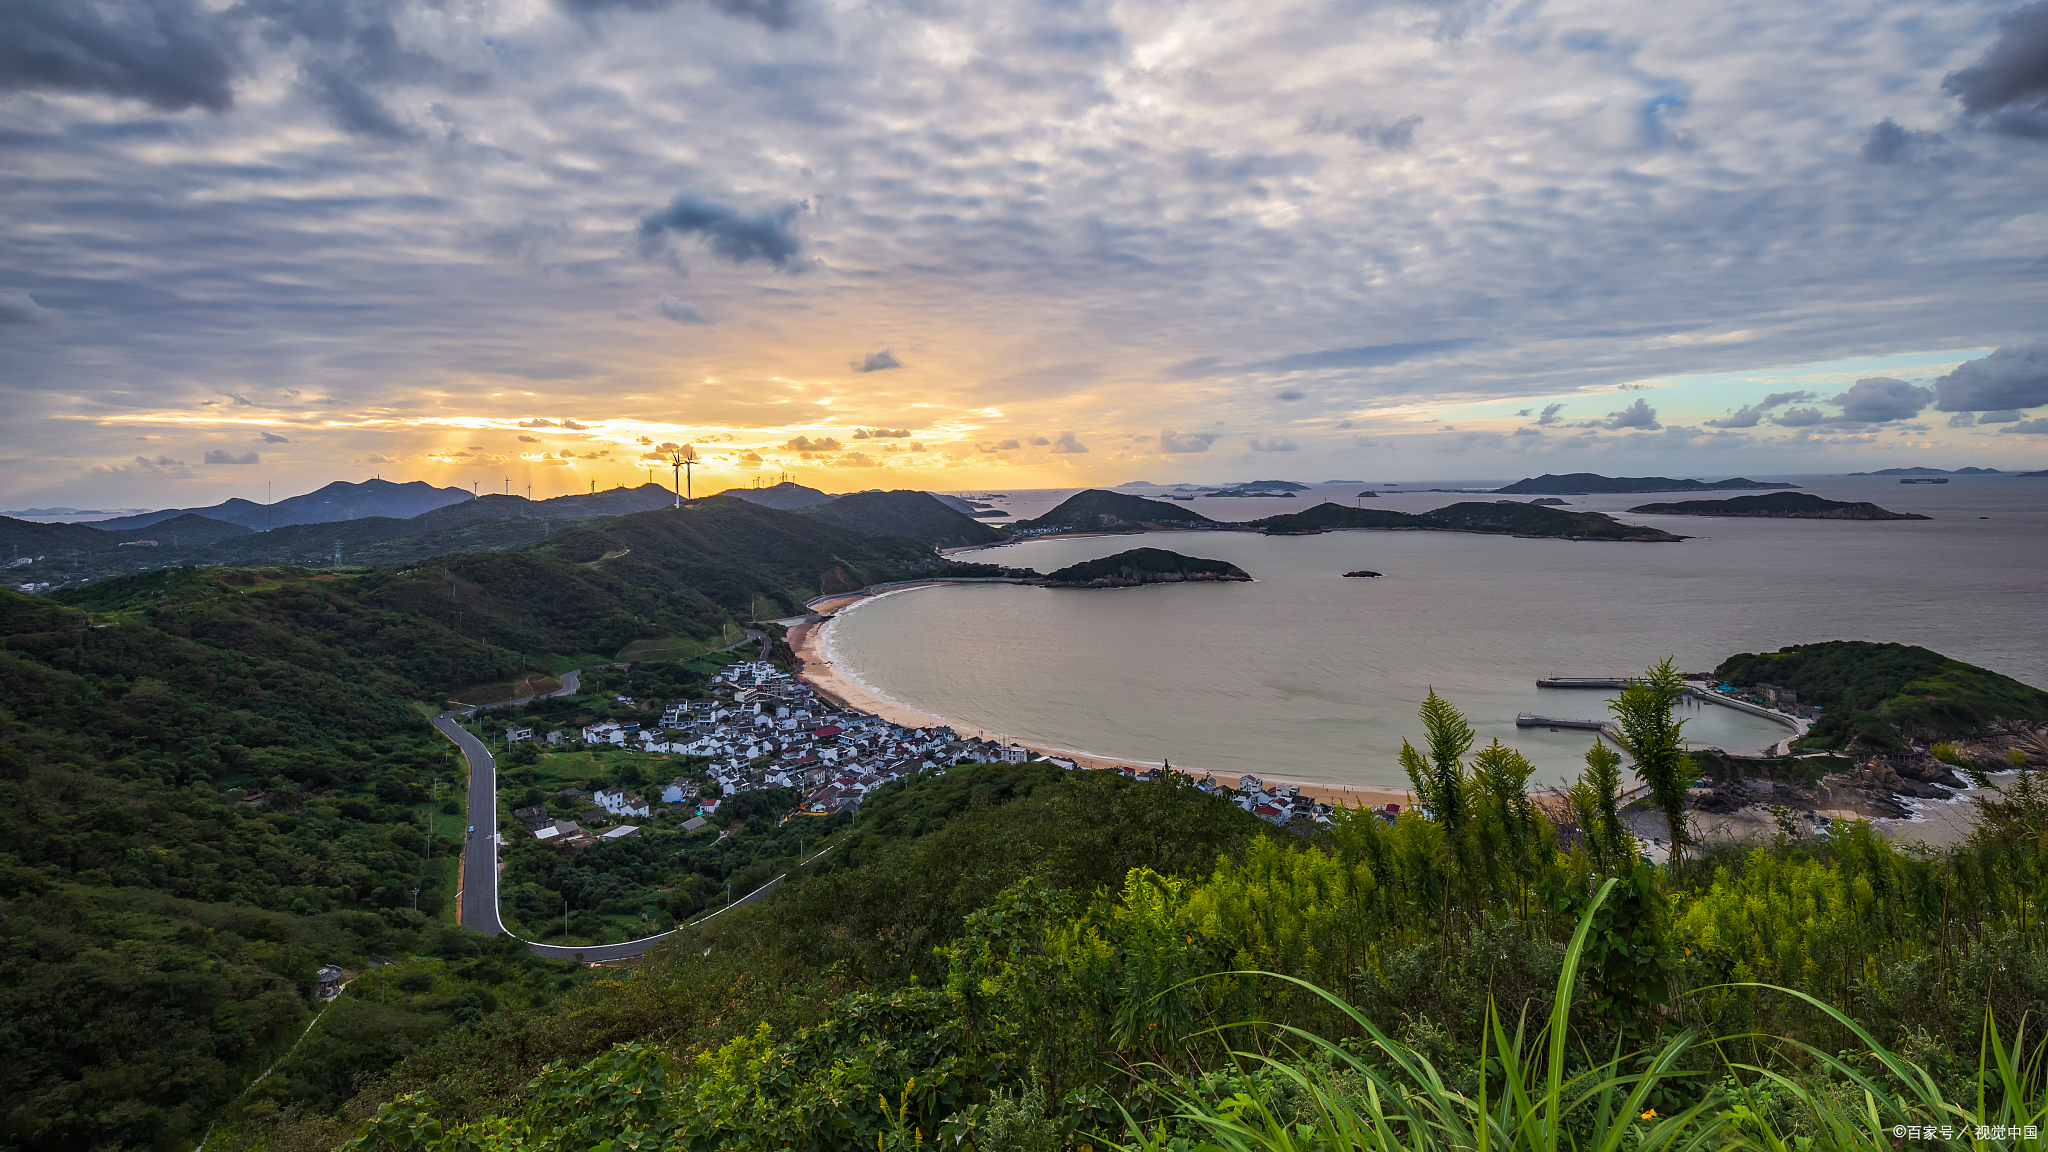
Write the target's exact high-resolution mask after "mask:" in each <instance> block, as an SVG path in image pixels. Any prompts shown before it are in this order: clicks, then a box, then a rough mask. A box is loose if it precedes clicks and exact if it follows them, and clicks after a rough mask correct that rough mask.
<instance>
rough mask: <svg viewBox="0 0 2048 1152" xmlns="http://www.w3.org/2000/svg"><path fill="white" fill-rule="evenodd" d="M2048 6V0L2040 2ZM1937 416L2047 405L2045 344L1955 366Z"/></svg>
mask: <svg viewBox="0 0 2048 1152" xmlns="http://www.w3.org/2000/svg"><path fill="white" fill-rule="evenodd" d="M2043 3H2048V0H2043ZM1934 398H1935V399H1934V407H1935V410H1936V411H1939V412H1983V411H1987V410H1988V411H1997V410H2003V409H2010V408H2039V407H2041V406H2042V405H2044V404H2048V340H2037V341H2035V342H2034V343H2032V344H2014V345H2009V346H2007V347H2003V348H2000V349H1998V350H1997V351H1995V352H1993V353H1991V355H1989V356H1984V357H1980V358H1978V359H1976V360H1970V361H1967V362H1965V363H1962V364H1958V365H1956V369H1955V371H1953V372H1950V373H1949V374H1948V375H1946V376H1943V377H1942V378H1940V379H1939V380H1936V381H1935V382H1934Z"/></svg>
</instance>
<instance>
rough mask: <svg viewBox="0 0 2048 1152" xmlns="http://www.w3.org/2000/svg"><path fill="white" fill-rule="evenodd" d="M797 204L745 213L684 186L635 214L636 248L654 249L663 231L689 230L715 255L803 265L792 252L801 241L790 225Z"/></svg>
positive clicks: (791, 267) (739, 261)
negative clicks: (658, 206) (655, 207)
mask: <svg viewBox="0 0 2048 1152" xmlns="http://www.w3.org/2000/svg"><path fill="white" fill-rule="evenodd" d="M799 207H800V206H799V205H797V204H784V205H782V206H781V207H779V208H771V209H767V210H764V211H761V212H756V213H754V214H752V215H745V214H742V213H740V212H738V211H735V210H734V209H732V208H729V207H727V206H725V205H723V204H718V203H715V202H713V201H710V200H706V199H704V198H703V197H701V196H696V195H693V194H691V193H688V192H685V193H683V194H681V195H679V196H677V197H676V198H675V199H674V200H671V201H669V204H668V207H666V208H663V209H662V210H661V211H659V212H652V213H649V214H648V215H646V216H643V217H641V219H640V250H641V253H642V254H643V255H648V256H651V255H654V254H655V253H656V252H657V251H659V249H660V245H661V241H662V238H663V237H664V236H666V235H667V234H669V233H674V234H676V235H678V236H694V237H697V238H699V239H701V240H703V241H704V242H705V244H707V245H709V246H710V248H711V251H712V252H713V253H715V254H716V255H718V256H721V257H723V258H725V259H727V260H730V261H732V262H733V263H734V264H757V263H758V264H766V265H769V266H770V267H773V268H778V269H781V270H782V271H784V272H793V271H796V270H797V269H799V268H800V267H801V266H802V265H801V264H800V263H799V262H798V260H797V256H798V254H799V253H801V252H802V251H803V242H802V241H801V240H799V239H798V238H797V234H796V232H795V230H794V228H793V225H794V224H795V222H796V214H797V211H798V209H799Z"/></svg>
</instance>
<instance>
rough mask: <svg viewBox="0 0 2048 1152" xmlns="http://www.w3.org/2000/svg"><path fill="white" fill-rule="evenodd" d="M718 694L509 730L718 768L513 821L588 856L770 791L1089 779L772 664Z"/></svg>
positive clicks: (1244, 782)
mask: <svg viewBox="0 0 2048 1152" xmlns="http://www.w3.org/2000/svg"><path fill="white" fill-rule="evenodd" d="M711 692H712V694H711V697H710V698H709V699H703V700H693V701H687V702H681V703H677V704H675V705H673V706H671V707H670V708H669V709H668V710H667V711H666V712H664V713H663V714H662V716H661V718H660V720H659V721H658V722H656V723H645V722H633V721H621V720H607V721H603V722H599V723H594V724H590V725H586V726H584V727H582V728H559V729H556V730H553V731H549V732H546V733H544V734H543V733H540V732H538V731H537V730H536V729H535V728H531V727H512V728H508V729H506V730H505V733H504V738H505V740H506V741H507V742H508V743H516V742H521V741H533V742H535V743H537V744H539V745H541V746H543V747H546V748H548V749H550V750H570V749H575V748H606V747H609V748H622V749H626V750H629V751H635V752H642V753H649V754H656V755H672V756H684V757H692V758H695V759H696V760H700V761H708V764H707V765H705V766H703V767H701V768H697V769H695V770H693V772H692V774H690V775H677V776H675V777H674V778H673V779H671V780H669V781H668V782H667V783H665V784H656V785H651V786H648V787H646V788H645V789H644V790H643V791H633V790H630V789H628V788H625V787H620V786H612V787H606V788H601V789H597V790H594V791H591V792H589V793H588V794H587V797H586V794H585V793H584V792H583V790H582V789H580V788H576V787H571V788H568V789H564V790H563V791H562V792H560V793H558V794H557V795H559V796H564V797H567V798H568V799H571V800H575V801H578V802H581V801H583V800H584V799H586V798H587V800H588V802H589V804H590V807H589V808H588V809H586V810H585V811H584V812H583V814H582V816H581V817H580V818H579V819H577V820H565V819H561V818H558V817H557V816H555V815H554V814H552V813H551V812H550V811H549V808H548V805H546V804H538V805H530V806H528V807H525V808H516V809H514V810H513V813H512V814H513V816H514V817H516V818H518V819H519V820H520V821H521V822H522V823H523V824H524V825H525V827H526V831H527V833H528V834H529V835H531V836H532V837H533V838H534V839H536V840H539V841H541V842H543V843H546V844H548V845H549V846H551V847H555V848H559V849H562V850H565V851H576V850H579V849H582V848H585V847H588V846H590V845H593V844H599V843H605V842H609V841H614V840H619V839H623V838H626V837H630V836H635V835H638V834H639V831H640V828H641V825H639V824H635V823H632V822H631V821H634V820H642V821H646V820H654V819H664V818H665V819H668V820H671V821H679V823H680V826H681V828H682V830H683V831H685V832H696V831H700V830H704V829H706V828H710V827H714V826H716V825H717V824H718V822H719V814H720V811H721V809H722V807H725V806H728V805H729V802H730V800H731V799H732V798H733V797H735V796H739V795H743V794H745V793H750V792H758V791H762V790H765V789H789V790H793V791H795V792H798V793H800V794H801V796H802V802H801V804H800V805H799V806H798V807H797V808H796V809H795V810H793V811H791V812H790V813H788V814H787V815H786V816H785V817H784V819H786V820H787V819H796V818H798V817H800V816H803V815H831V814H834V813H841V812H847V813H850V812H853V811H854V810H856V809H858V808H859V807H860V804H861V801H862V799H863V798H864V797H865V796H867V795H868V794H869V793H871V792H873V791H874V790H875V789H877V788H880V787H881V786H883V785H884V784H887V783H889V782H891V781H894V780H900V779H903V778H905V777H909V776H917V775H920V774H924V775H930V774H936V773H943V772H945V771H946V770H947V769H949V768H952V767H956V766H958V765H962V764H994V763H1003V764H1022V763H1027V762H1034V761H1036V762H1043V763H1047V764H1051V765H1053V766H1055V767H1058V768H1062V769H1067V770H1076V769H1077V765H1076V764H1075V762H1074V761H1072V760H1069V759H1064V758H1060V757H1050V756H1043V755H1040V754H1039V753H1036V752H1033V751H1031V750H1029V749H1027V748H1025V747H1024V746H1023V745H1021V744H1016V743H1003V742H999V741H993V740H984V739H981V738H977V737H964V738H963V737H961V736H960V735H959V734H958V733H956V732H955V731H954V730H953V729H951V728H947V727H934V728H911V727H905V726H902V725H898V724H893V723H890V722H888V721H885V720H882V719H881V718H879V717H876V716H872V715H869V714H867V713H863V712H858V711H853V710H850V709H846V708H842V707H839V706H836V705H834V704H832V703H830V702H828V701H827V700H825V699H824V698H823V697H821V696H820V695H819V694H818V692H817V691H816V690H815V689H813V688H812V687H811V686H810V685H808V684H805V683H803V682H802V681H801V680H798V679H797V678H795V677H793V676H791V675H790V674H789V673H788V672H786V671H784V670H783V669H781V668H779V667H777V666H776V665H774V664H772V663H769V662H766V661H747V662H741V663H737V664H733V665H730V666H728V667H727V668H726V669H725V670H724V671H723V672H721V673H720V674H719V675H717V676H714V677H712V680H711ZM614 699H615V700H616V701H617V702H618V703H620V704H623V705H626V706H628V707H631V706H633V705H634V703H635V702H634V701H633V700H632V699H631V698H629V697H625V696H617V697H615V698H614ZM1115 771H1117V772H1119V773H1121V774H1122V775H1124V776H1125V777H1127V778H1131V779H1136V780H1147V781H1160V780H1164V779H1165V778H1166V775H1167V772H1169V771H1170V769H1162V768H1144V769H1141V768H1135V767H1119V768H1117V769H1115ZM1196 786H1197V787H1199V788H1201V789H1202V790H1203V791H1205V792H1208V793H1211V794H1212V795H1220V796H1224V797H1226V798H1227V799H1229V800H1230V801H1231V802H1232V803H1234V804H1236V805H1237V806H1238V807H1240V808H1243V809H1244V810H1245V811H1247V812H1250V813H1252V814H1254V815H1256V816H1258V817H1260V818H1261V819H1263V820H1266V821H1268V822H1270V823H1272V824H1275V825H1281V826H1284V825H1287V824H1289V823H1291V822H1293V821H1296V820H1303V821H1309V822H1313V823H1317V824H1328V823H1329V822H1330V817H1331V815H1332V809H1331V808H1330V806H1329V805H1327V804H1319V803H1317V802H1315V801H1313V800H1311V799H1309V798H1306V797H1304V796H1302V794H1301V790H1300V788H1298V787H1295V786H1291V785H1281V784H1277V783H1275V784H1272V785H1268V784H1266V783H1265V782H1263V781H1261V780H1260V779H1259V778H1258V777H1255V776H1241V777H1238V778H1237V781H1236V783H1235V785H1234V786H1233V785H1230V784H1226V783H1223V782H1221V781H1218V780H1217V779H1215V778H1214V777H1203V778H1201V779H1199V780H1197V781H1196ZM572 794H573V795H572ZM1389 815H1391V814H1389ZM606 825H609V827H604V830H602V831H598V830H597V829H598V828H599V827H603V826H606Z"/></svg>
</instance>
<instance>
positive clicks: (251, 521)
mask: <svg viewBox="0 0 2048 1152" xmlns="http://www.w3.org/2000/svg"><path fill="white" fill-rule="evenodd" d="M473 499H475V497H474V496H473V495H472V494H471V493H468V492H464V491H463V490H462V489H460V488H436V487H434V486H433V485H432V484H429V483H427V482H426V481H424V480H414V481H412V482H411V483H409V484H395V483H393V482H391V481H389V480H365V481H363V482H362V483H360V484H351V483H349V482H348V481H346V480H336V481H335V482H334V483H332V484H329V485H327V486H326V487H325V488H322V489H320V490H319V491H317V492H308V493H306V494H305V495H303V496H292V497H288V498H286V499H283V500H279V501H278V502H277V503H275V504H258V503H256V502H255V501H253V500H243V499H241V498H240V497H237V498H235V499H233V500H226V501H222V502H221V503H219V504H215V505H214V506H212V507H211V508H165V509H163V510H161V511H157V512H144V513H142V514H141V515H139V516H117V517H115V518H114V519H112V520H97V521H94V522H93V527H95V528H99V529H102V530H105V531H108V532H119V531H122V530H124V529H128V528H147V527H149V526H150V525H152V524H156V523H159V522H161V521H164V520H169V519H171V518H173V517H176V516H183V515H186V514H187V513H190V514H192V515H195V516H204V517H206V518H207V519H208V520H220V521H225V522H226V523H229V524H240V525H241V526H242V527H244V528H250V529H253V530H255V531H258V532H262V531H265V530H266V529H270V528H287V527H290V526H291V525H294V524H329V523H333V522H334V521H336V520H360V519H362V518H363V517H365V516H395V517H398V518H400V519H404V518H406V517H411V516H417V515H419V514H420V513H422V512H431V511H433V510H434V509H436V508H443V507H446V506H447V505H450V504H456V503H460V502H461V501H464V500H473Z"/></svg>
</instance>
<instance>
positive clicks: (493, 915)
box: [434, 638, 765, 963]
mask: <svg viewBox="0 0 2048 1152" xmlns="http://www.w3.org/2000/svg"><path fill="white" fill-rule="evenodd" d="M764 639H765V638H764ZM582 679H583V674H582V673H581V672H580V671H571V672H567V673H564V674H563V676H562V686H561V688H559V689H557V690H556V691H554V692H551V693H549V695H551V696H573V695H575V694H576V692H577V690H578V689H579V688H581V687H582ZM462 718H463V714H462V713H459V712H444V713H442V714H441V715H439V716H436V717H435V718H434V727H436V728H439V729H440V730H441V733H442V735H444V736H446V737H448V738H449V739H450V740H453V741H455V746H456V747H457V748H460V749H462V755H463V757H464V758H465V759H467V760H468V761H469V822H470V824H471V825H472V826H474V827H475V828H476V832H475V833H474V834H472V835H470V837H469V841H468V843H467V844H465V845H464V846H463V849H462V900H461V904H460V912H459V915H460V917H461V921H462V926H463V927H465V928H473V929H475V930H476V931H478V932H481V933H483V934H484V935H486V936H503V935H506V934H507V933H506V931H505V925H504V922H503V921H501V920H499V919H498V763H497V761H496V760H494V759H492V758H491V753H490V749H488V748H485V747H484V744H483V741H481V740H479V739H477V738H476V737H475V736H473V735H471V734H470V733H469V731H468V730H467V729H465V728H463V727H462V724H461V720H462ZM669 935H671V933H667V932H664V933H662V934H661V935H659V936H649V937H647V938H646V939H643V940H628V941H626V942H625V943H623V944H592V945H589V946H587V947H582V948H571V947H564V946H562V945H559V944H535V943H533V942H532V941H530V940H529V941H525V942H524V943H525V944H526V950H527V951H529V952H531V953H533V954H534V955H536V956H546V957H548V958H549V959H551V960H577V961H582V962H585V963H592V962H596V961H599V960H624V959H626V958H628V957H632V956H638V955H640V954H641V953H643V952H645V951H647V950H648V949H649V948H652V947H654V945H655V944H657V943H659V942H660V941H661V940H662V939H663V938H664V937H667V936H669Z"/></svg>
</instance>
